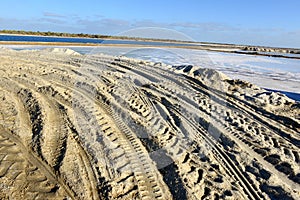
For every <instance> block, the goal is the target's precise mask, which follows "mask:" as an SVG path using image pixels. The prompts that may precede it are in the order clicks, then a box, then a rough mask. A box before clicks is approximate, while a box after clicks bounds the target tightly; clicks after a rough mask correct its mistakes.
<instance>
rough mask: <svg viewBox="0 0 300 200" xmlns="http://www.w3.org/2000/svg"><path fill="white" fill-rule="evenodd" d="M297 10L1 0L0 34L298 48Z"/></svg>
mask: <svg viewBox="0 0 300 200" xmlns="http://www.w3.org/2000/svg"><path fill="white" fill-rule="evenodd" d="M299 8H300V1H299V0H286V1H278V0H251V1H246V0H245V1H243V0H239V1H237V0H218V1H217V0H215V1H213V0H186V1H183V0H182V1H176V0H151V1H150V0H127V1H125V0H120V1H117V0H114V1H113V0H110V1H109V0H107V1H103V0H98V1H96V0H72V1H67V0H65V1H63V0H43V1H40V0H36V1H35V0H26V1H24V0H2V1H1V12H0V29H16V30H34V31H57V32H74V33H81V32H82V33H97V34H108V35H120V34H121V35H126V34H127V35H131V36H145V37H147V36H148V37H153V36H154V37H162V38H165V37H170V38H172V39H176V38H178V39H184V38H186V39H193V40H196V41H208V42H222V43H238V44H253V45H267V46H283V47H284V46H286V47H299V48H300V18H299ZM146 27H156V28H155V29H153V28H152V29H147V28H146ZM136 28H138V29H137V30H135V29H136ZM142 28H146V29H142ZM129 30H131V31H129ZM179 32H180V33H182V34H179Z"/></svg>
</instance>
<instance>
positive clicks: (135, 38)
mask: <svg viewBox="0 0 300 200" xmlns="http://www.w3.org/2000/svg"><path fill="white" fill-rule="evenodd" d="M0 33H2V34H18V35H36V36H56V37H83V38H99V39H120V40H143V41H161V42H179V41H178V40H168V39H155V38H139V37H127V36H110V35H99V34H87V33H61V32H52V31H47V32H41V31H24V30H0ZM180 42H191V41H180Z"/></svg>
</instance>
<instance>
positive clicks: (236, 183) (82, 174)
mask: <svg viewBox="0 0 300 200" xmlns="http://www.w3.org/2000/svg"><path fill="white" fill-rule="evenodd" d="M0 55H1V58H2V60H1V62H0V76H1V82H0V105H1V107H0V121H1V124H2V125H1V127H0V179H1V181H2V182H1V189H4V190H3V191H2V190H1V194H0V197H2V196H3V197H7V198H25V199H64V198H71V199H226V198H233V199H242V198H247V199H269V198H277V199H288V198H292V197H294V198H297V195H298V196H299V174H300V173H299V172H300V169H299V167H298V164H299V153H298V152H299V144H298V143H299V137H298V136H299V119H296V118H295V117H294V116H297V113H299V110H297V108H298V107H299V105H298V104H297V103H295V102H292V101H290V100H288V99H287V100H285V98H284V97H280V98H277V100H280V101H282V102H283V103H281V104H280V102H279V103H278V102H275V103H274V101H273V100H269V102H267V100H268V99H267V100H266V101H265V103H269V104H270V106H269V107H268V106H267V107H266V106H264V105H263V104H259V103H257V102H256V101H264V99H259V98H258V97H259V96H260V94H259V93H257V94H256V96H254V95H253V96H251V95H250V96H251V97H249V94H248V93H247V92H250V93H251V94H252V93H254V94H255V91H256V90H257V91H260V92H261V93H262V94H263V95H267V97H268V98H273V96H275V97H276V94H270V96H268V95H269V94H268V93H265V92H264V91H263V90H262V89H257V88H255V89H254V87H253V86H250V85H249V84H246V83H242V82H239V81H232V80H228V79H226V78H224V76H223V75H221V74H220V73H218V72H216V71H214V70H209V69H201V68H196V67H194V66H191V65H182V66H169V65H165V64H162V63H152V62H147V61H141V60H134V59H130V58H125V57H115V56H107V55H102V54H101V55H97V54H92V55H86V56H82V55H78V54H77V53H76V52H73V51H71V50H63V49H51V50H49V49H46V50H41V51H9V50H0ZM222 80H224V81H222ZM237 91H238V92H237ZM237 93H238V95H237ZM247 95H248V96H247ZM272 95H273V96H272ZM253 99H254V100H253ZM282 99H283V100H282ZM277 100H276V101H277ZM284 101H286V102H285V103H284ZM276 103H277V104H276ZM269 104H267V105H269ZM297 105H298V107H297ZM280 106H281V107H280ZM270 108H272V109H273V110H272V109H270ZM275 108H276V109H279V108H280V109H281V108H282V109H283V110H284V109H285V110H288V109H290V111H291V114H288V113H287V112H284V113H283V114H282V115H281V116H279V115H278V111H277V110H276V109H275ZM274 109H275V110H274ZM289 119H290V120H289ZM297 177H298V178H297ZM279 180H280V181H279Z"/></svg>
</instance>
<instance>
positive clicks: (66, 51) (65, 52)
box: [41, 48, 81, 56]
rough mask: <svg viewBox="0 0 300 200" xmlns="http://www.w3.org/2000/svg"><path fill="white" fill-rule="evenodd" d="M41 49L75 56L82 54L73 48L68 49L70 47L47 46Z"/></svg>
mask: <svg viewBox="0 0 300 200" xmlns="http://www.w3.org/2000/svg"><path fill="white" fill-rule="evenodd" d="M41 51H42V52H51V53H58V54H66V55H73V56H75V55H76V56H77V55H81V54H80V53H78V52H76V51H74V50H72V49H68V48H47V49H43V50H41Z"/></svg>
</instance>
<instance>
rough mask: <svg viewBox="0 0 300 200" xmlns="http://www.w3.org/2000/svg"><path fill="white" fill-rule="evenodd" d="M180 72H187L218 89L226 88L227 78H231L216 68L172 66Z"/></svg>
mask: <svg viewBox="0 0 300 200" xmlns="http://www.w3.org/2000/svg"><path fill="white" fill-rule="evenodd" d="M172 68H173V69H175V70H176V71H177V72H179V73H183V74H187V75H189V76H191V77H194V78H195V79H197V80H199V81H201V82H202V83H204V84H205V85H207V86H209V87H212V88H214V89H217V90H224V89H225V84H226V82H225V80H229V79H230V78H229V77H228V76H226V75H225V74H223V73H222V72H219V71H217V70H214V69H209V68H200V67H198V66H193V65H178V66H172Z"/></svg>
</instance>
